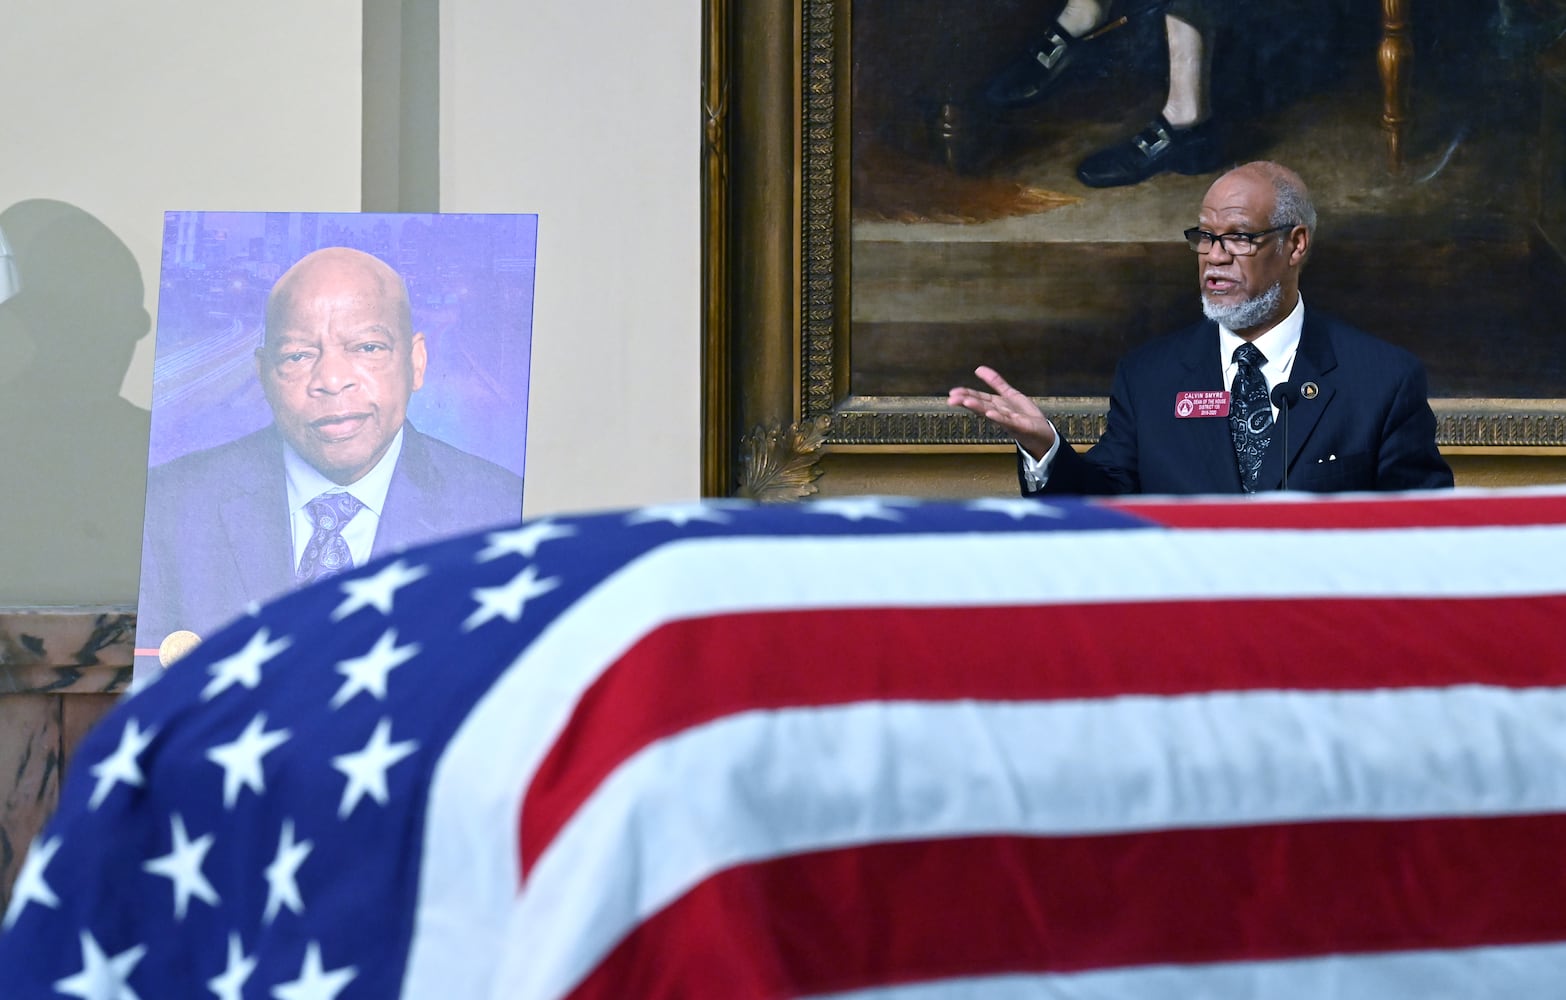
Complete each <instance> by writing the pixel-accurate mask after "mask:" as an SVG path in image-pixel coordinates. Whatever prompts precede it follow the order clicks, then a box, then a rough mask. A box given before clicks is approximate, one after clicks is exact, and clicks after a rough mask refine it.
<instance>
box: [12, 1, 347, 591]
mask: <svg viewBox="0 0 1566 1000" xmlns="http://www.w3.org/2000/svg"><path fill="white" fill-rule="evenodd" d="M360 37H361V30H360V6H359V4H357V3H341V2H334V3H321V2H319V0H272V2H269V3H265V4H241V3H232V2H217V3H198V2H193V0H141V2H138V3H123V2H120V0H81V2H73V3H52V2H48V0H10V2H7V3H6V4H5V6H4V12H3V28H0V122H3V125H0V133H3V139H0V227H3V228H4V229H5V231H6V232H7V233H9V234H10V237H11V240H12V242H13V244H14V245H15V250H16V251H17V255H18V258H19V267H20V268H21V270H22V277H23V281H24V282H25V283H26V284H27V287H26V288H25V289H24V292H23V295H22V296H19V297H18V298H17V299H15V300H12V301H11V302H9V303H5V304H0V491H3V498H0V506H3V508H4V515H3V516H0V605H18V604H34V603H38V604H112V603H126V604H129V603H133V602H134V601H135V596H136V585H137V578H138V570H139V566H140V549H141V530H140V524H141V512H142V505H143V494H144V491H145V489H146V456H147V451H146V448H147V415H146V408H147V407H148V406H149V405H150V403H151V386H152V337H151V336H150V335H146V334H147V330H148V328H149V325H150V317H151V316H153V315H156V309H157V281H158V258H159V244H160V241H161V239H162V213H163V212H164V211H165V210H166V209H195V208H214V209H217V208H223V209H278V208H286V209H300V210H311V209H313V210H322V211H354V210H356V209H357V208H358V207H359V122H360V104H361V102H360ZM140 309H144V310H145V313H142V312H140V311H139V310H140ZM138 338H139V339H138Z"/></svg>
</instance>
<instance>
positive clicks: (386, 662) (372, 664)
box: [331, 628, 421, 708]
mask: <svg viewBox="0 0 1566 1000" xmlns="http://www.w3.org/2000/svg"><path fill="white" fill-rule="evenodd" d="M420 648H421V647H420V646H419V644H418V643H416V642H410V643H408V644H407V645H406V646H398V645H397V630H396V629H394V628H389V629H387V630H386V631H385V632H383V633H381V637H380V638H379V639H377V640H375V645H374V646H373V647H372V648H371V649H370V651H369V652H368V653H365V654H364V655H363V656H355V657H353V658H352V659H348V660H343V661H342V662H340V663H338V664H337V672H338V673H340V674H342V675H343V676H344V677H346V678H347V680H345V681H343V686H342V687H340V688H338V689H337V693H336V694H334V695H332V701H331V706H332V707H333V708H341V707H342V706H344V705H346V704H347V703H348V701H349V699H351V698H352V697H353V696H354V695H356V694H358V693H359V692H360V691H368V692H370V694H372V695H374V696H375V699H376V700H377V701H385V700H386V678H387V675H389V674H390V673H391V672H392V671H393V670H396V669H397V668H398V667H400V666H402V665H403V664H404V663H407V662H408V661H409V660H411V659H413V657H415V656H417V655H419V649H420Z"/></svg>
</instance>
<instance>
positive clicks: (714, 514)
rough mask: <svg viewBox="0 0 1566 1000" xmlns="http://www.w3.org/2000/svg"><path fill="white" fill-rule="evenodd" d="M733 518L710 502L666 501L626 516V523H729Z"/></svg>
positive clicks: (680, 524) (681, 524) (683, 524)
mask: <svg viewBox="0 0 1566 1000" xmlns="http://www.w3.org/2000/svg"><path fill="white" fill-rule="evenodd" d="M731 520H733V518H731V517H729V515H727V514H725V513H723V511H721V510H719V509H718V507H717V505H716V504H710V503H666V504H658V505H655V506H652V507H643V508H642V509H641V510H638V511H633V512H631V513H630V514H629V515H627V516H626V519H625V523H626V524H655V523H658V522H667V523H669V524H674V525H678V526H680V527H684V526H685V525H687V524H690V523H691V522H692V521H710V522H712V523H713V524H728V523H729V522H730V521H731Z"/></svg>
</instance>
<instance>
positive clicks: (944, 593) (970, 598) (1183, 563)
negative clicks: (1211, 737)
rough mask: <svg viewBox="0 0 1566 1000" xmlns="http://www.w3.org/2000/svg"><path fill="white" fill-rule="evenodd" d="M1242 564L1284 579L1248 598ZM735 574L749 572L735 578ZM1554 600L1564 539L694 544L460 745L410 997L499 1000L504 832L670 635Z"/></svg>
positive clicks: (438, 798) (657, 561) (1428, 536)
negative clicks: (1000, 611)
mask: <svg viewBox="0 0 1566 1000" xmlns="http://www.w3.org/2000/svg"><path fill="white" fill-rule="evenodd" d="M1238 546H1249V547H1250V548H1249V551H1250V552H1251V553H1252V554H1253V555H1254V557H1255V558H1257V559H1259V560H1260V561H1261V563H1262V564H1263V565H1268V566H1277V567H1279V571H1278V572H1277V573H1275V574H1267V575H1264V576H1261V577H1256V576H1254V575H1253V576H1248V577H1247V578H1246V579H1245V580H1244V581H1234V580H1233V574H1232V564H1233V553H1234V552H1235V551H1236V547H1238ZM736 566H739V567H745V568H746V570H745V571H744V572H735V567H736ZM1004 567H1013V568H1014V572H1003V571H1002V569H1003V568H1004ZM1459 568H1460V570H1459ZM1548 593H1566V526H1542V527H1540V526H1526V527H1522V528H1504V527H1497V528H1463V529H1415V530H1408V529H1398V530H1386V531H1380V530H1377V531H1358V530H1356V531H1306V532H1298V533H1296V532H1287V531H1270V530H1269V531H1254V532H1249V531H1224V532H1211V531H1190V530H1178V531H1177V530H1163V529H1156V528H1155V529H1146V530H1142V529H1132V530H1126V531H1101V532H1040V533H1002V534H993V535H991V534H979V533H975V534H963V535H925V536H894V537H874V536H872V537H860V536H848V537H818V538H799V537H784V538H722V539H692V540H689V541H682V542H679V543H674V544H670V545H667V546H664V547H662V548H659V549H656V550H654V551H653V552H651V553H649V554H648V555H647V556H646V557H644V558H642V559H640V560H638V561H636V562H634V563H632V564H630V565H628V566H627V567H625V568H624V569H623V570H621V571H620V572H619V573H617V574H615V575H613V576H611V577H609V578H608V579H607V580H606V581H605V582H604V583H603V584H602V585H601V586H600V587H599V588H598V589H597V590H595V591H593V592H592V593H589V594H587V595H586V596H584V597H583V598H582V599H581V600H580V601H579V602H578V603H577V604H576V606H574V607H573V608H571V609H569V610H568V611H567V612H565V613H564V614H563V615H562V616H561V617H560V618H559V619H558V620H557V621H555V622H553V623H552V624H551V625H550V626H549V627H548V628H547V629H546V631H545V632H544V633H543V634H542V635H540V636H539V638H538V639H537V640H536V641H535V642H534V644H533V645H532V646H531V647H529V648H528V649H527V650H526V651H524V652H523V654H522V655H521V656H520V657H518V659H517V662H516V663H515V664H513V665H512V666H511V667H510V668H509V669H508V670H507V671H506V673H505V674H504V675H503V676H502V677H501V678H499V679H498V680H497V682H496V683H495V685H494V686H493V687H492V688H491V689H490V692H489V693H488V694H487V695H486V696H485V698H484V699H483V700H482V701H480V702H479V703H478V705H477V706H476V707H475V709H474V710H473V712H471V713H470V714H469V716H468V718H467V720H466V721H465V722H464V723H463V725H462V727H461V729H460V730H459V731H458V732H457V734H456V735H455V736H454V737H453V739H452V740H451V742H450V743H449V744H448V745H447V748H446V750H445V752H444V753H443V754H442V756H441V760H440V762H439V764H438V765H437V767H436V772H435V778H434V781H433V782H432V787H431V791H430V797H429V803H428V807H427V815H428V820H427V823H426V836H425V845H424V847H425V850H424V858H423V863H422V865H421V870H420V889H419V909H418V912H417V914H416V916H415V928H416V929H415V933H414V936H413V946H412V950H411V953H410V957H409V963H408V974H407V976H406V977H405V979H404V996H418V995H421V993H420V991H421V990H426V991H431V992H436V991H446V990H452V991H453V992H454V993H455V994H460V995H475V996H477V995H483V993H484V990H485V986H484V984H486V983H487V982H488V976H489V973H490V965H489V962H490V958H489V956H492V955H494V954H496V953H497V952H498V951H500V950H502V949H501V948H500V947H498V946H499V945H500V943H501V942H500V940H499V938H498V937H497V935H498V934H499V928H500V926H501V925H502V923H503V922H504V920H505V917H506V914H507V913H508V912H509V911H510V908H511V904H512V900H513V897H514V895H515V892H516V888H517V886H518V884H519V881H520V873H519V866H518V860H517V851H516V850H515V849H512V847H511V845H513V844H514V843H515V838H514V836H511V837H508V836H506V834H514V833H515V831H516V826H517V820H518V817H519V810H520V805H521V799H522V796H523V794H524V793H525V791H526V787H527V784H528V783H529V782H530V781H531V780H532V777H533V774H534V772H535V771H536V769H537V767H538V764H539V762H540V761H541V760H542V759H543V757H544V755H545V754H546V753H547V752H548V750H549V748H550V746H551V745H552V744H553V743H554V741H555V739H556V737H557V736H558V734H559V733H560V731H561V729H562V727H563V726H564V725H565V722H566V720H567V719H568V717H569V714H570V712H571V711H572V709H573V707H574V706H575V704H576V702H577V700H578V699H579V698H580V697H581V694H582V692H583V691H585V690H586V689H587V687H588V686H589V685H591V684H592V682H593V681H594V680H595V679H596V678H597V677H598V676H599V675H600V673H601V672H602V671H603V670H604V669H605V667H606V666H607V665H608V664H610V663H612V662H613V661H614V659H615V658H616V657H618V656H619V655H621V654H622V653H623V652H624V651H625V650H626V649H627V648H629V647H630V646H631V645H632V644H633V643H635V642H636V641H637V640H638V639H639V638H641V637H642V636H643V635H645V634H647V633H648V632H649V631H651V630H652V629H654V628H656V627H657V626H659V625H661V624H663V623H666V622H669V621H675V620H682V619H687V618H691V617H695V616H700V615H709V614H719V613H724V612H737V611H748V610H776V609H789V608H834V607H893V606H909V607H963V606H970V607H971V606H991V605H1006V604H1024V603H1042V604H1048V603H1060V604H1081V603H1090V602H1099V601H1114V602H1128V601H1137V600H1186V599H1210V598H1219V597H1235V596H1240V597H1267V596H1271V597H1279V598H1286V597H1302V596H1312V595H1321V596H1365V597H1374V596H1406V597H1425V596H1454V595H1456V596H1514V595H1528V594H1548ZM496 761H503V762H505V766H496V765H495V762H496Z"/></svg>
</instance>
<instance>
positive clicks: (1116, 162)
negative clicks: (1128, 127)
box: [1077, 115, 1223, 188]
mask: <svg viewBox="0 0 1566 1000" xmlns="http://www.w3.org/2000/svg"><path fill="white" fill-rule="evenodd" d="M1222 163H1223V145H1222V143H1221V142H1220V141H1219V136H1218V125H1217V122H1216V121H1215V120H1214V119H1211V118H1209V119H1208V120H1207V121H1205V122H1201V123H1199V124H1196V125H1192V126H1191V127H1190V128H1175V127H1174V126H1173V125H1170V124H1169V123H1168V122H1167V121H1165V120H1164V116H1163V115H1159V116H1158V117H1156V118H1154V119H1153V121H1152V123H1151V124H1149V125H1148V126H1147V127H1146V128H1144V129H1143V130H1142V131H1140V132H1138V133H1137V134H1136V135H1134V136H1132V137H1131V138H1129V139H1126V140H1125V141H1123V142H1117V143H1115V144H1114V145H1113V146H1110V147H1108V148H1107V149H1101V150H1099V151H1098V152H1096V153H1094V154H1093V155H1092V156H1089V157H1088V158H1087V159H1085V160H1083V161H1082V163H1081V164H1080V165H1078V167H1077V180H1079V181H1081V182H1082V183H1083V184H1086V185H1087V186H1088V187H1094V188H1107V187H1124V186H1126V185H1128V184H1140V183H1142V182H1143V181H1145V180H1147V179H1148V178H1149V177H1152V176H1154V175H1156V174H1161V173H1164V172H1166V171H1170V170H1172V171H1174V172H1175V173H1177V174H1205V173H1210V172H1211V171H1214V170H1217V169H1218V168H1219V166H1221V165H1222Z"/></svg>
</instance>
